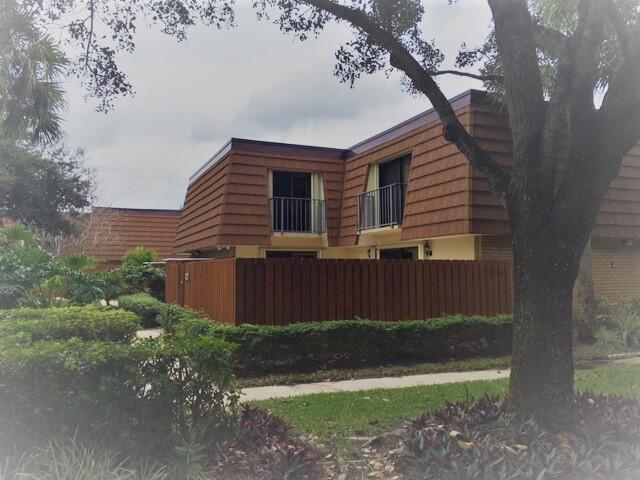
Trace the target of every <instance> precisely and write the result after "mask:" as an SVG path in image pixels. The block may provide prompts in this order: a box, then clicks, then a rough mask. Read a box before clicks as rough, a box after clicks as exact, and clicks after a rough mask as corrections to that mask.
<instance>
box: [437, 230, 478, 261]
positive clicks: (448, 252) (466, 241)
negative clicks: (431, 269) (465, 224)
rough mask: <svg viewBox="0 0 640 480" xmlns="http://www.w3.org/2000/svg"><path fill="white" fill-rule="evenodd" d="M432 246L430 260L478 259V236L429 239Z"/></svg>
mask: <svg viewBox="0 0 640 480" xmlns="http://www.w3.org/2000/svg"><path fill="white" fill-rule="evenodd" d="M428 242H429V247H430V248H431V252H432V254H431V256H430V257H429V260H478V258H477V256H476V238H475V237H474V236H472V235H465V236H462V237H450V238H433V239H431V240H428Z"/></svg>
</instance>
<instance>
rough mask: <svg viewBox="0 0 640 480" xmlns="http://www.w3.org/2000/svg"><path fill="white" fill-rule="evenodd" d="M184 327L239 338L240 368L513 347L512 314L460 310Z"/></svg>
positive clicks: (463, 354) (453, 355)
mask: <svg viewBox="0 0 640 480" xmlns="http://www.w3.org/2000/svg"><path fill="white" fill-rule="evenodd" d="M180 330H182V331H191V332H200V333H202V332H206V333H207V335H210V336H213V337H216V338H221V339H222V340H225V341H227V342H229V343H233V344H236V345H237V346H238V347H237V349H236V350H235V353H234V357H235V361H236V368H237V370H238V371H243V372H253V373H257V372H267V371H277V370H306V369H311V368H318V367H328V366H331V367H339V366H354V365H363V364H384V363H389V362H402V361H432V360H449V359H463V358H471V357H480V356H499V355H506V354H508V353H509V352H510V348H511V317H508V316H498V317H491V318H486V317H462V316H457V317H448V318H442V319H434V320H430V321H426V322H424V321H416V322H377V321H369V320H353V321H335V322H321V323H300V324H294V325H290V326H286V327H278V326H260V325H241V326H238V327H232V326H225V325H220V324H216V323H210V322H206V321H202V320H185V321H183V322H182V323H181V324H180V325H179V326H178V331H180Z"/></svg>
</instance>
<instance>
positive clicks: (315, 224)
mask: <svg viewBox="0 0 640 480" xmlns="http://www.w3.org/2000/svg"><path fill="white" fill-rule="evenodd" d="M269 207H270V211H271V230H273V231H274V232H298V233H318V234H320V233H325V232H326V231H327V225H326V223H327V222H326V217H325V201H324V200H317V199H313V198H290V197H273V198H270V199H269Z"/></svg>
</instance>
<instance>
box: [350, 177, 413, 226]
mask: <svg viewBox="0 0 640 480" xmlns="http://www.w3.org/2000/svg"><path fill="white" fill-rule="evenodd" d="M406 187H407V185H406V184H405V183H394V184H392V185H387V186H386V187H382V188H379V189H377V190H372V191H370V192H365V193H362V194H360V195H359V196H358V230H370V229H372V228H382V227H391V226H394V225H400V224H401V223H402V217H403V216H404V200H405V194H406Z"/></svg>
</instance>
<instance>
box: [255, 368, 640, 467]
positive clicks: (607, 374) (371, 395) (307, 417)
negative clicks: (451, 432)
mask: <svg viewBox="0 0 640 480" xmlns="http://www.w3.org/2000/svg"><path fill="white" fill-rule="evenodd" d="M507 384H508V382H507V381H506V380H497V381H478V382H469V383H457V384H447V385H433V386H421V387H412V388H402V389H394V390H371V391H363V392H340V393H326V394H317V395H307V396H303V397H294V398H290V399H277V400H266V401H261V402H256V403H255V404H256V405H258V406H260V407H262V408H266V409H268V410H270V411H272V412H273V413H274V414H275V415H277V416H279V417H281V418H283V419H284V420H286V421H287V422H288V423H289V424H290V425H292V426H293V427H294V428H295V429H296V430H297V432H298V433H300V434H307V435H314V436H316V437H318V442H319V443H320V444H321V445H323V446H324V447H326V448H327V450H329V451H331V450H333V449H334V447H335V448H336V449H337V450H338V453H339V454H340V455H342V454H348V453H349V452H350V451H352V449H353V448H355V445H356V443H355V442H354V441H353V440H352V439H351V438H350V437H370V436H375V435H377V434H380V433H383V432H386V431H389V430H392V429H393V428H394V427H396V426H397V425H398V424H399V423H400V422H401V421H402V420H408V419H411V418H414V417H417V416H419V415H421V414H422V413H424V412H425V411H427V410H429V409H435V408H439V407H441V406H443V405H444V404H445V403H446V402H447V401H458V400H470V399H472V398H473V397H478V396H483V395H487V394H489V395H504V394H505V393H506V391H507ZM576 387H577V389H578V390H581V391H585V390H592V391H595V392H600V393H611V394H617V395H624V396H629V397H635V398H640V365H624V364H618V365H608V366H602V367H597V368H593V369H590V370H580V371H578V372H577V374H576ZM360 443H362V442H360Z"/></svg>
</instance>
